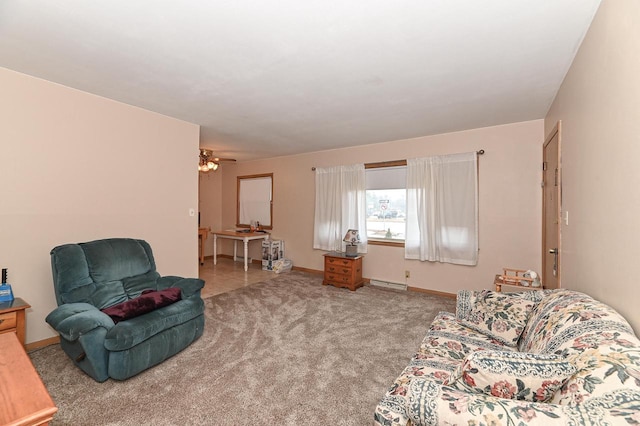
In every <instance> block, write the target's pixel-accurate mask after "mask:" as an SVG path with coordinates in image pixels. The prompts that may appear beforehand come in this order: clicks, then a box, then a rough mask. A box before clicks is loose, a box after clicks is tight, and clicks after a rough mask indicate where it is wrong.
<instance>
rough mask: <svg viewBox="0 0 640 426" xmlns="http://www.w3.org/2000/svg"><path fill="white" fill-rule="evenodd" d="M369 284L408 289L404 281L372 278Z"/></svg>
mask: <svg viewBox="0 0 640 426" xmlns="http://www.w3.org/2000/svg"><path fill="white" fill-rule="evenodd" d="M369 284H371V285H374V286H376V287H384V288H391V289H394V290H404V291H406V290H407V285H406V284H403V283H392V282H390V281H381V280H374V279H371V281H370V282H369Z"/></svg>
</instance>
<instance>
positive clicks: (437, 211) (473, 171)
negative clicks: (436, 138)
mask: <svg viewBox="0 0 640 426" xmlns="http://www.w3.org/2000/svg"><path fill="white" fill-rule="evenodd" d="M405 258H406V259H419V260H423V261H424V260H428V261H432V262H448V263H456V264H459V265H476V264H477V263H478V161H477V153H475V152H469V153H462V154H453V155H442V156H435V157H428V158H414V159H409V160H407V235H406V239H405Z"/></svg>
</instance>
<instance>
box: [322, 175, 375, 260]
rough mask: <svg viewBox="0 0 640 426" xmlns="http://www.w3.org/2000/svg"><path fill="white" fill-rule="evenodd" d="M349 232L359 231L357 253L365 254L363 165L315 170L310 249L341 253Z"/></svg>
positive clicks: (365, 229) (365, 230)
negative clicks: (314, 195)
mask: <svg viewBox="0 0 640 426" xmlns="http://www.w3.org/2000/svg"><path fill="white" fill-rule="evenodd" d="M349 229H357V230H358V231H360V232H359V233H360V239H361V241H362V243H361V244H360V245H359V246H358V252H360V253H366V252H367V228H366V195H365V174H364V164H356V165H352V166H335V167H328V168H320V167H319V168H317V169H316V211H315V222H314V230H313V248H314V249H321V250H336V251H343V244H344V243H343V241H342V239H343V238H344V235H345V234H346V233H347V230H349Z"/></svg>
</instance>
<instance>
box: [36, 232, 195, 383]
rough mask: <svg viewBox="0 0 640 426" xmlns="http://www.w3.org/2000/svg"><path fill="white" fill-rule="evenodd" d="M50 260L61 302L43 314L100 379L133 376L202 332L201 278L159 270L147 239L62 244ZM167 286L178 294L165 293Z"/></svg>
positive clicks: (66, 346) (76, 357)
mask: <svg viewBox="0 0 640 426" xmlns="http://www.w3.org/2000/svg"><path fill="white" fill-rule="evenodd" d="M51 268H52V270H53V283H54V287H55V295H56V300H57V303H58V308H56V309H55V310H54V311H53V312H51V313H50V314H49V315H48V316H47V318H46V321H47V323H49V324H50V325H51V326H52V327H53V328H54V329H55V330H56V331H57V332H58V333H59V334H60V345H61V346H62V349H63V350H64V352H65V353H66V354H67V355H68V356H69V357H70V358H71V359H72V360H73V361H74V363H75V364H76V365H77V366H78V367H80V368H81V369H82V370H83V371H84V372H85V373H87V374H88V375H89V376H91V377H92V378H94V379H95V380H97V381H98V382H104V381H105V380H107V379H108V378H109V377H111V378H113V379H116V380H125V379H128V378H129V377H132V376H134V375H136V374H138V373H140V372H142V371H144V370H146V369H147V368H150V367H153V366H154V365H157V364H159V363H161V362H162V361H164V360H165V359H167V358H169V357H171V356H173V355H175V354H176V353H178V352H180V351H181V350H182V349H184V348H186V347H187V346H189V345H190V344H191V343H192V342H194V341H195V340H196V339H198V338H199V337H200V336H201V335H202V332H203V329H204V302H203V300H202V298H201V297H200V291H201V289H202V287H203V286H204V281H202V280H200V279H196V278H181V277H174V276H165V277H161V276H160V274H158V272H156V264H155V261H154V259H153V253H152V251H151V247H150V246H149V244H148V243H147V242H146V241H143V240H135V239H127V238H113V239H105V240H98V241H92V242H87V243H80V244H65V245H62V246H58V247H56V248H54V249H53V250H52V251H51ZM176 288H177V289H176ZM178 289H179V291H178ZM167 292H170V293H172V294H174V296H175V297H174V298H173V299H171V300H168V298H167V297H165V296H164V295H163V294H166V293H167ZM149 296H151V299H152V300H151V301H149V300H148V299H149ZM160 299H161V300H162V303H157V302H158V301H159V300H160ZM176 299H179V300H177V301H175V300H176ZM142 302H144V303H142ZM150 303H151V305H150ZM154 303H155V304H154ZM167 303H170V304H167ZM156 306H157V307H156ZM122 307H125V308H126V309H121V308H122ZM141 307H142V308H144V309H141V310H140V311H138V312H136V309H139V308H141ZM106 308H109V309H106ZM102 310H105V311H106V312H109V313H113V312H114V310H115V312H120V313H122V312H126V313H127V315H126V316H121V317H112V316H109V315H108V314H107V313H105V312H103V311H102ZM141 312H146V313H141ZM113 318H116V319H115V320H114V319H113Z"/></svg>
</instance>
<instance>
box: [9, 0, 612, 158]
mask: <svg viewBox="0 0 640 426" xmlns="http://www.w3.org/2000/svg"><path fill="white" fill-rule="evenodd" d="M599 4H600V0H518V1H514V0H483V1H478V0H407V1H401V0H398V1H393V0H357V1H356V0H351V1H349V0H337V1H336V0H304V1H302V0H278V1H274V0H272V1H266V0H263V1H258V0H253V1H251V0H224V1H223V0H216V1H213V0H212V1H207V0H192V1H175V0H109V1H87V0H64V1H51V0H2V1H0V66H2V67H5V68H9V69H12V70H16V71H20V72H23V73H26V74H30V75H33V76H36V77H41V78H44V79H46V80H50V81H53V82H57V83H60V84H63V85H65V86H70V87H74V88H77V89H80V90H84V91H87V92H90V93H94V94H97V95H101V96H105V97H107V98H111V99H115V100H118V101H122V102H125V103H127V104H131V105H136V106H139V107H142V108H146V109H149V110H152V111H157V112H159V113H162V114H166V115H169V116H172V117H176V118H180V119H183V120H186V121H190V122H193V123H197V124H199V125H201V126H202V128H201V140H200V145H201V146H202V147H208V148H212V149H214V150H215V151H216V153H217V154H218V155H221V156H226V157H235V158H238V159H239V160H248V159H255V158H265V157H273V156H279V155H288V154H295V153H301V152H310V151H318V150H324V149H331V148H337V147H344V146H353V145H361V144H369V143H375V142H383V141H391V140H397V139H405V138H412V137H418V136H424V135H431V134H439V133H445V132H451V131H458V130H465V129H471V128H479V127H485V126H491V125H497V124H506V123H513V122H519V121H525V120H533V119H539V118H543V117H544V116H545V114H546V112H547V110H548V108H549V106H550V105H551V102H552V101H553V98H554V96H555V94H556V92H557V90H558V88H559V86H560V83H561V82H562V79H563V78H564V75H565V74H566V72H567V70H568V68H569V66H570V64H571V61H572V60H573V58H574V56H575V53H576V51H577V49H578V47H579V45H580V43H581V41H582V39H583V37H584V34H585V33H586V31H587V28H588V26H589V25H590V23H591V20H592V18H593V15H594V14H595V12H596V10H597V8H598V5H599Z"/></svg>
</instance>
